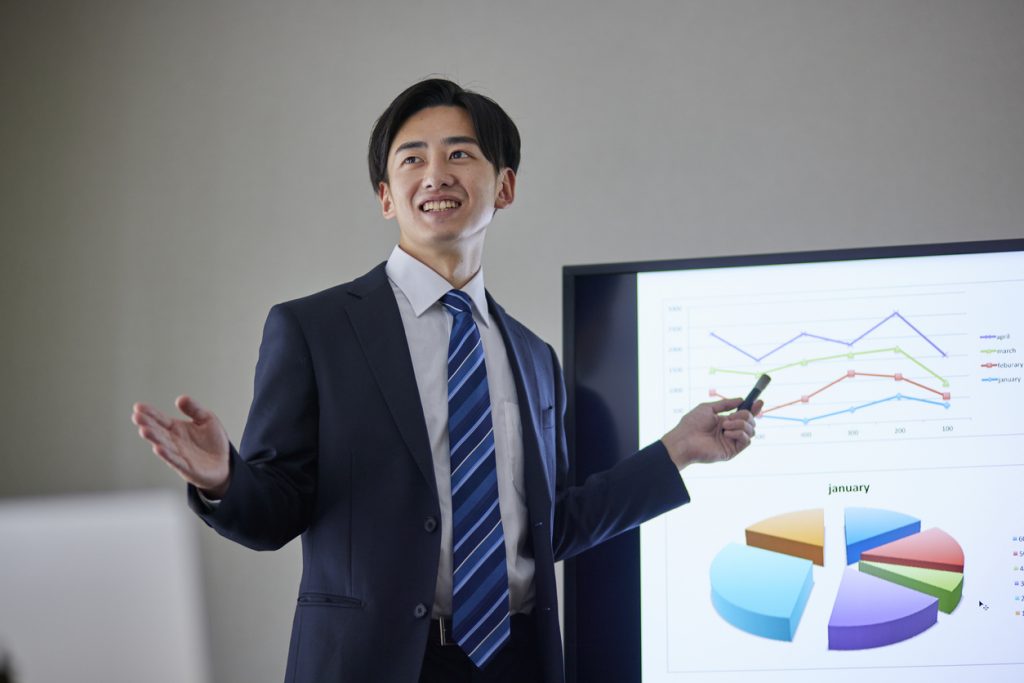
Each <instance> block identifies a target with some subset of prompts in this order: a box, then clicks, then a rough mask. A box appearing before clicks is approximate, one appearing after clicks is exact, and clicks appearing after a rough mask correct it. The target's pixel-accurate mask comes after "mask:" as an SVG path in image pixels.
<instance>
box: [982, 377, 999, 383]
mask: <svg viewBox="0 0 1024 683" xmlns="http://www.w3.org/2000/svg"><path fill="white" fill-rule="evenodd" d="M981 381H982V382H998V381H999V378H998V377H982V378H981Z"/></svg>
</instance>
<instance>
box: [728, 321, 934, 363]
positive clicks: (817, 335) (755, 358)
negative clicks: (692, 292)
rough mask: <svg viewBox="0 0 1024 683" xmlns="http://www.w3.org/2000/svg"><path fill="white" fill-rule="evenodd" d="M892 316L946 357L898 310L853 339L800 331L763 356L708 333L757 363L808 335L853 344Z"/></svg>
mask: <svg viewBox="0 0 1024 683" xmlns="http://www.w3.org/2000/svg"><path fill="white" fill-rule="evenodd" d="M893 318H899V319H900V320H902V321H903V322H904V323H906V324H907V326H908V327H909V328H910V329H912V330H913V331H914V332H917V334H918V335H919V336H920V337H921V339H924V340H925V341H926V342H928V343H929V344H931V346H932V348H933V349H935V350H936V351H938V352H939V353H941V354H942V357H943V358H945V357H946V352H945V351H943V350H942V349H940V348H939V347H938V346H937V345H936V344H935V342H933V341H932V340H931V339H929V338H928V337H927V335H925V333H924V332H922V331H921V330H919V329H917V328H916V327H914V325H913V324H912V323H911V322H910V321H909V320H907V319H906V318H904V317H903V316H902V315H900V312H899V311H893V312H892V313H890V314H889V315H887V316H886V317H884V318H882V319H881V320H879V321H878V322H877V323H875V324H874V325H872V326H871V327H869V328H868V329H867V330H866V331H865V332H864V333H862V334H861V335H860V336H859V337H856V338H855V339H851V340H850V341H843V340H842V339H832V338H831V337H823V336H821V335H820V334H811V333H810V332H801V333H800V334H798V335H796V336H795V337H793V338H792V339H790V340H789V341H785V342H782V343H781V344H779V345H778V346H776V347H775V348H774V349H772V350H771V351H769V352H768V353H766V354H764V355H763V356H755V355H754V354H752V353H749V352H748V351H744V350H743V349H741V348H740V347H738V346H736V345H735V344H733V343H732V342H731V341H729V340H728V339H725V338H724V337H722V336H720V335H718V334H715V333H714V332H711V333H710V334H711V336H712V337H714V338H715V339H717V340H718V341H720V342H722V343H723V344H725V345H726V346H731V347H732V348H734V349H736V350H737V351H739V352H740V353H742V354H743V355H744V356H746V357H747V358H750V359H751V360H753V361H755V362H758V363H760V362H761V361H763V360H764V359H765V358H767V357H768V356H770V355H772V354H773V353H775V352H776V351H781V350H782V349H783V348H785V347H787V346H789V345H790V344H792V343H793V342H795V341H796V340H798V339H800V338H801V337H808V338H809V339H819V340H821V341H826V342H831V343H833V344H842V345H843V346H853V345H854V344H856V343H857V342H859V341H860V340H861V339H863V338H864V337H866V336H868V335H869V334H871V333H872V332H874V331H875V330H877V329H878V328H879V327H881V326H882V325H884V324H885V323H886V322H888V321H889V320H892V319H893Z"/></svg>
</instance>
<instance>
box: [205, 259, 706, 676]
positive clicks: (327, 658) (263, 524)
mask: <svg viewBox="0 0 1024 683" xmlns="http://www.w3.org/2000/svg"><path fill="white" fill-rule="evenodd" d="M488 303H489V304H490V306H491V312H492V315H493V317H494V319H495V320H496V321H497V324H498V326H499V328H500V330H501V334H502V337H503V338H504V341H505V345H506V348H507V349H508V357H509V362H510V363H511V365H512V374H513V376H514V378H515V384H516V391H517V392H518V396H519V406H520V414H521V416H522V428H523V451H524V452H523V458H524V473H525V481H526V501H527V510H528V516H529V520H528V523H529V532H530V541H531V545H532V550H533V554H534V561H535V572H536V574H535V579H534V583H535V591H536V602H535V608H534V614H535V617H536V618H535V620H534V621H535V623H536V625H537V629H538V642H539V647H540V653H539V654H540V658H541V661H542V662H543V668H544V681H545V682H550V683H560V682H561V681H563V679H564V674H563V664H562V646H561V636H560V632H559V625H558V609H557V596H556V591H555V572H554V564H555V562H556V561H557V560H560V559H563V558H566V557H570V556H572V555H575V554H576V553H579V552H581V551H583V550H586V549H587V548H589V547H591V546H593V545H595V544H597V543H600V542H601V541H603V540H605V539H607V538H609V537H611V536H613V535H615V534H618V533H620V532H622V531H625V530H627V529H630V528H632V527H634V526H636V525H638V524H640V523H641V522H643V521H645V520H647V519H650V518H651V517H654V516H656V515H658V514H660V513H662V512H664V511H666V510H669V509H672V508H674V507H676V506H678V505H681V504H683V503H685V502H687V501H688V500H689V497H688V494H687V492H686V489H685V487H684V486H683V485H682V482H681V480H680V477H679V474H678V471H677V470H676V468H675V466H674V465H673V464H672V462H671V460H670V459H669V457H668V454H667V452H666V451H665V449H664V447H663V446H662V445H661V444H660V442H659V443H655V444H654V445H652V446H649V447H647V448H646V449H644V450H642V451H640V452H639V453H637V454H635V455H633V456H631V457H629V458H626V459H625V460H623V461H622V462H620V463H619V464H618V465H617V466H615V467H614V468H612V469H611V470H609V471H607V472H605V473H602V474H599V475H595V476H593V477H591V478H589V479H588V480H587V481H586V482H585V483H584V484H583V485H581V486H578V487H573V486H570V479H569V473H568V458H567V454H566V441H565V431H564V427H563V418H564V414H565V388H564V384H563V380H562V374H561V369H560V367H559V365H558V362H557V359H556V358H555V354H554V351H553V350H552V349H551V347H550V346H548V345H547V344H545V343H544V342H543V341H541V340H540V339H539V338H538V337H537V336H536V335H534V334H533V333H532V332H530V331H529V330H527V329H526V328H525V327H524V326H523V325H521V324H520V323H518V322H517V321H515V320H513V319H512V318H511V317H510V316H508V315H507V314H506V313H505V311H504V310H503V309H502V308H501V307H500V306H498V305H497V304H496V303H495V302H494V301H493V300H492V299H491V298H490V296H489V295H488ZM189 501H190V505H191V506H192V508H193V509H194V510H195V511H196V512H197V513H198V514H199V515H200V516H201V517H202V518H203V519H204V520H205V521H206V522H207V523H208V524H209V525H210V526H212V527H213V528H214V529H216V530H217V531H218V532H219V533H220V534H222V535H223V536H225V537H227V538H230V539H232V540H234V541H237V542H239V543H241V544H243V545H245V546H248V547H250V548H255V549H260V550H271V549H276V548H279V547H281V546H283V545H284V544H286V543H288V542H289V541H290V540H292V539H293V538H295V537H296V536H298V535H300V534H301V536H302V559H303V567H302V580H301V584H300V587H299V595H298V604H297V606H296V610H295V619H294V624H293V628H292V636H291V644H290V648H289V655H288V667H287V675H286V681H287V682H288V683H328V682H330V683H341V682H344V683H359V682H362V681H367V682H370V681H372V682H374V683H379V682H390V681H394V682H395V683H414V682H415V681H416V680H417V679H418V676H419V669H420V665H421V662H422V660H423V653H424V649H425V647H426V641H427V631H428V627H429V622H430V609H431V606H432V604H433V602H434V588H435V585H436V578H437V566H438V556H439V553H440V543H441V533H440V514H441V513H440V507H439V505H438V500H437V486H436V484H435V480H434V467H433V461H432V456H431V452H430V445H429V441H428V437H427V429H426V424H425V422H424V418H423V411H422V408H421V407H420V400H419V392H418V391H417V388H416V378H415V375H414V373H413V367H412V361H411V359H410V355H409V350H408V346H407V342H406V337H405V331H404V328H403V326H402V320H401V316H400V314H399V311H398V305H397V303H396V302H395V297H394V292H393V291H392V289H391V285H390V283H389V282H388V278H387V275H386V274H385V272H384V265H383V264H381V265H380V266H378V267H377V268H375V269H374V270H372V271H371V272H369V273H368V274H366V275H364V276H363V277H361V278H359V279H358V280H355V281H353V282H350V283H347V284H343V285H339V286H337V287H334V288H331V289H328V290H325V291H323V292H319V293H317V294H313V295H311V296H308V297H305V298H302V299H297V300H295V301H290V302H287V303H284V304H279V305H277V306H274V307H273V308H272V309H271V311H270V314H269V316H268V317H267V322H266V326H265V329H264V334H263V342H262V345H261V347H260V356H259V362H258V364H257V366H256V379H255V387H254V396H253V402H252V407H251V409H250V412H249V418H248V421H247V423H246V427H245V433H244V435H243V438H242V442H241V446H240V448H239V449H238V451H236V450H235V449H234V448H232V451H231V484H230V487H229V488H228V491H227V493H226V495H225V496H224V498H223V500H222V501H221V502H220V504H219V505H217V506H216V507H215V508H213V509H209V508H208V507H207V506H206V505H204V504H203V503H202V501H201V500H200V499H199V498H198V496H197V495H196V492H195V490H194V489H190V490H189Z"/></svg>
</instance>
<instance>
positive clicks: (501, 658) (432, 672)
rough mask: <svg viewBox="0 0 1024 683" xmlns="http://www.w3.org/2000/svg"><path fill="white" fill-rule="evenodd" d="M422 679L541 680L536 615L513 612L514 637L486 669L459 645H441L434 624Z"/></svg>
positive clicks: (464, 682) (441, 682)
mask: <svg viewBox="0 0 1024 683" xmlns="http://www.w3.org/2000/svg"><path fill="white" fill-rule="evenodd" d="M432 626H433V628H431V633H430V637H429V638H427V650H426V652H425V653H424V655H423V669H422V671H421V672H420V682H419V683H534V682H535V681H539V680H541V667H540V654H539V652H538V647H537V628H536V626H535V625H534V623H533V617H531V616H530V615H527V614H513V615H512V619H511V625H510V630H511V637H510V638H509V639H508V641H507V642H506V643H505V645H504V646H502V648H501V649H500V650H499V651H498V653H497V654H496V655H494V657H493V659H491V661H489V662H488V663H487V666H485V667H484V668H483V669H477V668H476V666H475V665H474V664H473V662H472V661H470V659H469V657H467V656H466V653H464V652H463V651H462V648H460V647H459V646H458V645H441V643H440V638H439V636H438V634H437V624H436V623H435V624H432Z"/></svg>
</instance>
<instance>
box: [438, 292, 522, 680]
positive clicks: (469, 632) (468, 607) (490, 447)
mask: <svg viewBox="0 0 1024 683" xmlns="http://www.w3.org/2000/svg"><path fill="white" fill-rule="evenodd" d="M441 303H443V304H444V306H445V307H446V308H447V309H448V311H449V312H450V313H451V314H452V332H451V337H450V338H449V340H448V440H449V445H450V448H451V468H452V549H453V552H452V555H453V557H452V559H453V567H454V569H453V571H452V634H453V635H454V636H455V641H456V642H457V643H458V644H459V647H461V648H462V650H463V652H465V653H466V654H467V655H469V658H470V659H471V660H472V661H473V663H474V664H475V665H476V666H477V667H483V666H484V665H485V664H486V663H487V662H488V661H490V659H491V657H493V656H494V654H495V653H497V652H498V650H499V649H500V648H501V646H502V645H504V644H505V642H506V641H507V640H508V637H509V611H508V609H509V608H508V569H507V568H506V566H505V537H504V532H503V531H502V528H501V512H500V510H499V509H498V475H497V471H496V470H495V465H494V427H493V425H492V422H491V397H490V394H489V393H488V389H487V368H486V367H485V365H484V349H483V346H482V345H481V342H480V331H479V330H477V327H476V323H475V322H473V309H472V307H471V305H470V298H469V295H467V294H466V293H465V292H462V291H460V290H457V289H453V290H451V291H450V292H448V293H447V294H445V295H444V296H443V297H441Z"/></svg>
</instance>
